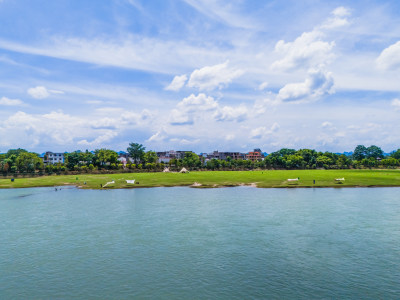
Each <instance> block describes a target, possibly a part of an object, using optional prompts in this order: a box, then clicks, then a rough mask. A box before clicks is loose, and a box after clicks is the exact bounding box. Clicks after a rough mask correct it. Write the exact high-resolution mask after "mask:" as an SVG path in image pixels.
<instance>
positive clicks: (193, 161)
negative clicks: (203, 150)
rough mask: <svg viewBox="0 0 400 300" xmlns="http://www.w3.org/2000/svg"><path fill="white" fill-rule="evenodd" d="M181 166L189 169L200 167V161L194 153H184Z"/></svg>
mask: <svg viewBox="0 0 400 300" xmlns="http://www.w3.org/2000/svg"><path fill="white" fill-rule="evenodd" d="M183 165H184V166H186V167H189V168H194V167H200V165H201V161H200V158H199V156H198V155H197V154H196V153H193V152H186V153H185V157H184V158H183Z"/></svg>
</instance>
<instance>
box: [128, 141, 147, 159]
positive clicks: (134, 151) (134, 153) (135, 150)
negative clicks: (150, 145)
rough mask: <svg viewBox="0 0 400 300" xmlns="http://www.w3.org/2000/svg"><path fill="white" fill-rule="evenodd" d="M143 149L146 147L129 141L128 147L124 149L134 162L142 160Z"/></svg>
mask: <svg viewBox="0 0 400 300" xmlns="http://www.w3.org/2000/svg"><path fill="white" fill-rule="evenodd" d="M144 150H146V147H144V146H143V145H142V144H138V143H130V144H129V147H128V148H127V149H126V151H127V152H128V153H129V156H130V157H132V158H133V161H134V163H135V164H138V163H140V162H142V161H143V156H144Z"/></svg>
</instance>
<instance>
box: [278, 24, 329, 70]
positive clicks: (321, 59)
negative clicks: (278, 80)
mask: <svg viewBox="0 0 400 300" xmlns="http://www.w3.org/2000/svg"><path fill="white" fill-rule="evenodd" d="M322 37H323V33H322V32H320V31H318V30H314V31H311V32H304V33H303V34H302V35H301V36H299V37H298V38H297V39H296V40H294V41H293V42H288V43H285V41H283V40H280V41H279V42H278V43H277V44H276V46H275V51H276V52H277V53H282V54H283V55H284V57H283V58H282V59H280V60H278V61H275V62H274V63H273V64H272V66H271V68H272V69H273V70H282V71H290V70H294V69H297V68H309V67H316V66H318V65H321V64H326V63H327V62H329V61H330V60H332V59H333V57H334V55H333V53H332V49H333V47H334V46H335V42H326V41H323V40H322Z"/></svg>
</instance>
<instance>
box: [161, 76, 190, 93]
mask: <svg viewBox="0 0 400 300" xmlns="http://www.w3.org/2000/svg"><path fill="white" fill-rule="evenodd" d="M186 81H187V76H186V75H181V76H175V77H174V79H173V80H172V82H171V83H170V84H169V85H168V86H167V87H166V88H165V90H167V91H175V92H177V91H179V90H180V89H181V88H183V86H184V85H185V83H186Z"/></svg>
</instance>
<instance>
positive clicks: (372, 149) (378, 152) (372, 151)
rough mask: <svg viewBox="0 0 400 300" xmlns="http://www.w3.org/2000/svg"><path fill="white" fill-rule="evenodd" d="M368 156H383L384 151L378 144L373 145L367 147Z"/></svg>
mask: <svg viewBox="0 0 400 300" xmlns="http://www.w3.org/2000/svg"><path fill="white" fill-rule="evenodd" d="M366 156H367V158H375V159H378V158H383V151H382V149H381V148H379V147H378V146H375V145H372V146H369V147H368V148H367V153H366Z"/></svg>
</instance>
